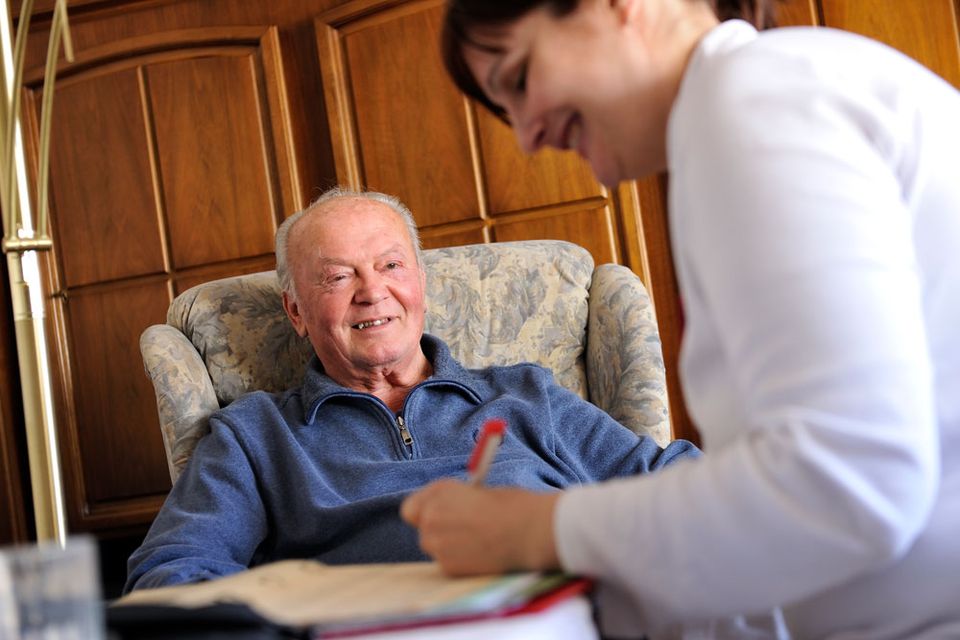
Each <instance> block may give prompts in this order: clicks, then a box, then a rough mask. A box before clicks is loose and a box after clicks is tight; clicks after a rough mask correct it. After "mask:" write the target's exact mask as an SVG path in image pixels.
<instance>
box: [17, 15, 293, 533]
mask: <svg viewBox="0 0 960 640" xmlns="http://www.w3.org/2000/svg"><path fill="white" fill-rule="evenodd" d="M278 42H279V41H278V37H277V33H276V30H275V29H272V28H269V27H263V26H260V27H220V28H210V29H201V30H197V29H186V30H174V31H169V32H163V33H159V34H150V35H147V36H143V37H138V38H133V39H129V40H125V41H120V42H109V43H107V44H104V45H103V46H100V47H93V48H91V49H88V50H87V51H85V52H83V54H82V55H80V56H78V60H77V61H76V63H75V64H74V65H71V66H68V67H66V68H65V69H64V70H63V71H62V72H61V74H62V75H61V80H62V86H63V87H65V88H66V89H67V92H66V93H67V97H68V98H70V97H71V96H79V97H78V98H75V99H74V100H72V101H71V100H69V99H68V100H66V101H64V100H63V99H61V95H60V89H58V97H57V107H58V110H57V111H55V116H54V120H55V123H59V124H55V130H54V135H55V136H57V137H55V140H56V141H57V142H56V144H57V145H59V146H58V147H57V148H58V150H59V151H60V154H59V155H61V156H62V157H60V158H58V160H57V164H55V165H54V167H60V170H59V171H56V172H54V171H52V172H51V183H52V190H51V191H52V199H51V221H52V223H53V227H54V230H55V232H56V237H55V249H54V251H53V252H52V256H53V258H52V259H50V260H47V261H46V263H47V274H48V276H47V277H48V280H49V290H50V291H53V292H54V293H53V295H52V296H51V297H50V308H49V314H48V315H49V317H50V318H51V320H50V326H51V329H52V330H51V335H52V343H53V344H54V354H53V358H54V360H55V363H54V367H53V368H54V376H55V378H56V386H57V401H56V406H57V421H58V425H59V427H60V437H61V452H62V464H63V467H64V476H65V479H66V484H67V506H68V519H69V525H70V529H71V530H97V531H103V530H117V528H118V527H119V528H125V527H131V526H137V525H142V524H144V523H147V522H149V521H150V520H151V519H152V518H153V516H154V514H155V513H156V510H157V508H158V507H159V504H160V503H161V502H162V500H163V498H164V496H165V494H166V492H167V490H168V489H169V476H168V472H167V469H166V462H165V456H164V451H163V446H162V442H161V439H160V433H159V424H158V419H157V414H156V400H155V398H154V394H153V390H152V387H151V385H150V383H149V380H148V379H147V378H146V376H145V375H144V374H143V365H142V361H141V359H140V354H139V348H138V343H139V336H140V333H141V332H142V331H143V329H144V328H146V327H147V326H148V325H149V324H153V323H158V322H163V321H164V320H165V316H166V309H167V306H168V304H169V301H170V298H171V296H172V294H173V292H174V286H177V287H183V286H188V285H190V284H196V283H198V282H200V281H202V280H203V279H205V278H206V279H208V278H211V277H224V276H227V275H232V274H234V273H238V272H249V271H260V270H265V269H270V268H272V267H273V262H274V261H273V232H274V229H275V225H276V222H277V221H278V219H280V218H281V217H283V213H284V212H283V210H284V209H291V210H292V209H294V208H296V207H298V206H299V204H300V202H301V201H302V193H301V191H302V186H301V185H298V184H297V180H298V177H297V176H298V170H297V169H295V168H294V167H293V159H292V153H293V151H292V150H293V147H294V146H295V145H294V141H293V135H292V132H291V131H290V130H289V127H290V126H291V124H290V117H289V113H286V111H285V109H284V108H283V102H284V101H285V100H286V99H287V98H286V97H285V87H284V83H285V79H284V76H283V73H282V71H283V70H282V63H281V58H280V52H279V44H278ZM118 79H119V80H118ZM41 81H42V78H41V77H40V73H39V70H34V72H33V74H32V75H31V76H28V82H30V83H31V87H32V88H33V90H32V91H31V92H30V93H29V94H28V98H29V101H30V103H31V111H30V114H29V116H32V117H30V118H29V119H30V121H31V123H32V124H31V135H30V136H28V137H29V138H30V139H31V140H30V141H28V142H29V144H35V140H36V119H37V117H36V116H37V114H36V113H35V112H36V110H37V104H38V103H39V99H38V94H39V90H38V87H39V85H40V83H41ZM71 91H72V92H73V93H71ZM64 102H66V104H64ZM77 105H79V107H77ZM101 112H102V113H101ZM90 114H95V115H97V116H98V118H97V119H93V125H94V126H93V127H90V126H89V124H90ZM105 120H109V121H110V122H105ZM64 122H65V123H66V124H64ZM118 123H119V124H120V125H121V126H119V127H117V126H116V125H117V124H118ZM211 123H213V124H211ZM111 124H113V125H114V128H113V129H111V127H110V125H111ZM58 126H59V129H57V127H58ZM211 129H213V131H212V132H211ZM71 136H73V138H71ZM63 139H66V140H67V141H68V142H67V144H66V146H63V145H64V143H63V142H61V140H63ZM29 144H28V146H29ZM90 148H92V149H93V150H92V151H91V150H90ZM118 150H119V153H118ZM84 154H86V155H84ZM128 155H131V156H133V157H135V158H136V162H130V161H128V162H125V163H123V164H121V165H120V166H119V167H117V168H116V169H115V170H114V169H113V167H112V165H109V164H106V165H105V164H104V162H102V161H101V159H102V158H106V159H113V158H115V157H118V156H119V157H120V158H121V159H123V158H126V157H127V156H128ZM57 156H58V154H54V157H55V158H56V157H57ZM31 161H32V162H33V164H34V172H35V171H36V169H35V164H36V153H35V149H33V150H32V152H31ZM98 162H99V164H98ZM98 169H99V171H98ZM58 180H59V181H60V182H59V183H58ZM131 185H132V186H131ZM134 188H135V189H136V191H135V192H134V193H135V194H136V195H137V197H136V198H132V197H129V196H128V195H127V194H128V193H129V192H130V191H131V189H134ZM85 190H86V191H85ZM88 192H91V193H92V195H88ZM78 193H79V194H80V195H81V196H84V197H83V198H79V197H78V195H77V194H78ZM103 203H107V204H103ZM120 205H123V206H120ZM78 221H82V222H83V223H84V224H85V226H84V227H83V229H84V230H85V231H86V232H87V233H86V235H85V236H83V237H82V238H81V240H82V243H81V242H80V240H76V239H75V236H76V234H75V233H73V227H76V226H77V225H78V224H79V222H78ZM168 221H169V222H170V224H169V226H168V224H167V222H168ZM134 223H136V224H134ZM138 225H139V226H138ZM114 227H117V228H118V231H116V233H107V234H106V235H104V236H100V237H99V238H98V236H97V234H96V232H95V230H97V229H100V228H107V229H108V230H112V229H113V228H114ZM147 242H149V248H150V251H149V252H147V251H146V250H140V249H138V247H139V246H140V245H143V244H145V243H147ZM128 252H129V253H130V254H132V257H131V258H130V259H128V260H127V259H126V258H125V256H126V255H127V253H128ZM138 252H139V253H147V254H148V255H149V256H150V258H151V260H150V261H149V262H148V263H147V265H146V266H142V265H141V263H138V262H136V258H138V257H140V256H138V255H137V253H138ZM78 261H79V262H78ZM111 261H119V262H120V264H119V266H118V265H112V264H111ZM141 262H143V260H141ZM75 263H78V264H80V265H81V267H75V266H74V264H75ZM91 263H92V264H93V265H94V266H97V267H98V269H94V268H90V267H89V266H87V265H89V264H91ZM128 263H129V264H128ZM101 264H103V265H106V266H107V267H110V268H112V269H113V270H112V271H110V270H108V269H107V268H104V267H102V266H100V265H101ZM130 264H132V265H133V266H132V267H131V266H129V265H130ZM84 266H87V267H86V270H83V269H82V267H84ZM134 267H136V268H134ZM77 273H79V274H80V276H77V275H76V274H77ZM103 349H106V352H104V351H103ZM105 353H109V354H110V356H109V358H107V356H105V355H104V354H105Z"/></svg>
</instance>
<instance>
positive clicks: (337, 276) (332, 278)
mask: <svg viewBox="0 0 960 640" xmlns="http://www.w3.org/2000/svg"><path fill="white" fill-rule="evenodd" d="M346 279H347V274H345V273H335V274H333V275H332V276H330V277H329V278H328V280H330V282H340V281H341V280H346Z"/></svg>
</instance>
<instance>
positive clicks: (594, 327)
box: [140, 240, 670, 480]
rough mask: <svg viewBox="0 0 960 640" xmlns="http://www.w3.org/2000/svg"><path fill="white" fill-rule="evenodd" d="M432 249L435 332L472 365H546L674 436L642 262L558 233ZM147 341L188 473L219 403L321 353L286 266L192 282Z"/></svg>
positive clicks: (280, 378)
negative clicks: (602, 252) (638, 268)
mask: <svg viewBox="0 0 960 640" xmlns="http://www.w3.org/2000/svg"><path fill="white" fill-rule="evenodd" d="M423 260H424V267H425V269H426V271H427V308H428V313H427V322H426V331H427V332H428V333H432V334H434V335H436V336H439V337H440V338H442V339H443V340H445V341H446V342H447V344H448V345H450V350H451V352H452V353H453V355H454V356H455V357H456V358H458V359H459V360H460V361H461V362H463V363H464V365H466V366H467V367H484V366H488V365H493V364H511V363H516V362H524V361H529V362H536V363H539V364H542V365H544V366H546V367H549V368H550V369H552V370H553V373H554V375H555V376H556V378H557V380H558V381H559V382H560V383H561V384H562V385H564V386H566V387H567V388H569V389H571V390H572V391H574V392H576V393H578V394H579V395H580V396H581V397H584V398H587V399H589V400H591V401H592V402H594V403H595V404H597V405H598V406H600V407H601V408H603V409H604V410H606V411H607V412H608V413H610V414H611V415H612V416H613V417H615V418H616V419H617V420H619V421H620V422H621V423H623V424H624V425H626V426H627V427H629V428H630V429H632V430H634V431H636V432H637V433H643V434H648V435H651V436H653V437H654V438H656V439H657V441H659V442H660V443H661V444H663V443H665V442H666V441H667V440H668V439H669V436H670V427H669V421H668V418H667V398H666V383H665V380H664V370H663V359H662V357H661V354H660V340H659V337H658V334H657V328H656V322H655V321H654V316H653V310H652V308H651V304H650V299H649V297H648V296H647V293H646V291H645V290H644V288H643V285H642V283H641V282H640V280H639V278H637V277H636V276H635V275H634V274H633V273H632V272H631V271H630V270H629V269H627V268H626V267H622V266H618V265H603V266H601V267H599V268H597V269H596V270H595V269H594V267H593V259H592V258H591V256H590V254H589V253H588V252H587V251H586V250H585V249H583V248H582V247H579V246H577V245H574V244H571V243H568V242H561V241H554V240H531V241H524V242H503V243H495V244H482V245H471V246H465V247H451V248H444V249H431V250H427V251H424V254H423ZM140 349H141V353H142V355H143V359H144V364H145V367H146V370H147V374H148V375H149V376H150V378H151V380H152V381H153V385H154V388H155V390H156V393H157V407H158V410H159V413H160V424H161V429H162V430H163V440H164V446H165V447H166V451H167V460H168V462H169V465H170V475H171V478H173V479H174V480H176V478H177V476H178V475H179V474H180V471H181V470H182V468H183V466H184V465H185V464H186V462H187V460H188V459H189V457H190V454H191V453H192V451H193V448H194V446H195V445H196V442H197V440H199V438H200V437H202V436H203V435H204V434H205V433H206V431H207V429H208V426H207V419H208V417H209V416H210V414H211V413H212V412H214V411H216V410H217V409H218V408H219V407H221V406H224V405H226V404H228V403H229V402H231V401H232V400H234V399H236V398H237V397H238V396H240V395H241V394H243V393H246V392H247V391H251V390H254V389H266V390H269V391H281V390H284V389H287V388H290V387H292V386H295V385H297V384H299V381H300V379H301V377H302V375H303V371H304V369H305V367H306V363H307V361H308V360H309V359H310V356H311V355H312V353H313V352H312V348H311V346H310V343H309V342H308V341H307V340H305V339H301V338H299V337H298V336H297V335H296V333H295V332H294V331H293V328H292V327H291V325H290V323H289V321H288V320H287V318H286V315H285V314H284V312H283V308H282V306H281V303H280V291H279V286H278V284H277V279H276V274H275V272H273V271H268V272H262V273H255V274H250V275H243V276H236V277H232V278H225V279H222V280H215V281H212V282H207V283H204V284H201V285H199V286H196V287H193V288H192V289H189V290H188V291H185V292H184V293H183V294H181V295H179V296H178V297H177V298H176V299H175V300H174V301H173V303H172V304H171V306H170V309H169V311H168V313H167V324H166V325H154V326H152V327H148V328H147V330H146V331H144V333H143V336H142V337H141V339H140Z"/></svg>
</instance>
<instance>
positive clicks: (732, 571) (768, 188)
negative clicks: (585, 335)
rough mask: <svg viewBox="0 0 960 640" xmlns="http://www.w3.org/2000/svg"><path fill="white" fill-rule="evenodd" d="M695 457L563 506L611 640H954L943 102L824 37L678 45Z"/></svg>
mask: <svg viewBox="0 0 960 640" xmlns="http://www.w3.org/2000/svg"><path fill="white" fill-rule="evenodd" d="M668 153H669V170H670V211H671V214H670V215H671V234H672V243H673V249H674V256H675V259H676V262H677V272H678V278H679V282H680V288H681V292H682V296H683V303H684V310H685V315H686V325H685V334H684V340H683V347H682V351H681V379H682V383H683V386H684V392H685V395H686V401H687V404H688V407H689V410H690V414H691V416H692V418H693V420H694V422H695V423H696V425H697V426H698V428H699V430H700V432H701V434H702V437H703V443H704V448H705V450H706V453H707V455H706V456H705V457H704V458H703V459H701V460H698V461H690V462H684V463H681V464H679V465H676V466H674V467H672V468H668V469H666V470H664V471H663V472H660V473H657V474H653V475H650V476H641V477H637V478H632V479H628V480H623V481H618V482H610V483H605V484H603V485H596V486H591V487H582V488H578V489H575V490H571V491H569V492H567V493H566V494H565V495H564V496H563V497H562V499H561V500H560V502H559V506H558V509H557V512H556V520H555V531H556V536H557V541H558V542H557V544H558V550H559V554H560V557H561V559H562V563H563V565H564V567H566V568H567V569H568V570H572V571H577V572H582V573H585V574H590V575H595V576H598V577H600V578H601V579H602V580H603V582H604V585H605V586H604V589H603V590H602V593H601V600H602V602H605V603H607V604H608V605H610V606H607V607H605V608H604V611H603V614H604V621H605V624H606V630H607V632H608V633H611V634H612V635H624V634H627V633H630V632H640V631H647V632H652V633H653V635H654V636H656V634H657V633H664V632H666V631H668V630H676V629H677V628H683V627H687V626H690V625H694V624H695V623H698V622H702V621H707V620H711V619H725V618H726V619H729V618H730V617H731V616H734V615H735V614H754V613H762V612H764V611H768V610H770V609H772V608H774V607H777V606H782V607H783V611H784V614H785V618H786V620H787V623H788V625H789V627H790V630H791V632H792V633H793V635H794V636H795V637H797V638H808V637H817V638H819V637H830V636H833V635H835V636H836V637H840V636H839V634H840V633H841V632H845V634H844V635H843V636H842V637H843V638H844V639H845V640H854V639H860V638H863V639H867V638H869V639H870V640H883V639H885V638H900V637H911V638H917V637H928V638H934V637H937V638H940V637H960V94H958V93H957V92H956V91H955V90H954V89H953V88H952V87H950V85H948V84H947V83H946V82H944V81H943V80H941V79H940V78H938V77H937V76H935V75H934V74H932V73H931V72H929V71H928V70H926V69H924V68H923V67H921V66H920V65H918V64H917V63H915V62H913V61H912V60H910V59H909V58H907V57H905V56H903V55H902V54H900V53H897V52H896V51H893V50H892V49H889V48H887V47H885V46H883V45H881V44H878V43H876V42H873V41H871V40H868V39H865V38H862V37H859V36H855V35H853V34H849V33H843V32H839V31H835V30H830V29H822V28H820V29H813V28H786V29H777V30H773V31H767V32H763V33H762V34H758V33H757V32H756V31H755V30H754V29H753V28H752V27H751V26H749V25H748V24H746V23H744V22H741V21H729V22H725V23H723V24H721V25H720V26H718V27H717V28H716V29H714V30H713V31H711V32H710V33H709V34H708V35H707V36H706V37H705V38H704V39H703V41H702V42H701V43H700V44H699V46H698V47H697V50H696V51H695V53H694V55H693V57H692V58H691V62H690V64H689V66H688V68H687V71H686V74H685V77H684V79H683V83H682V86H681V89H680V94H679V96H678V99H677V101H676V103H675V105H674V108H673V112H672V114H671V120H670V127H669V132H668Z"/></svg>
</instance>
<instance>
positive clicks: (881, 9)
mask: <svg viewBox="0 0 960 640" xmlns="http://www.w3.org/2000/svg"><path fill="white" fill-rule="evenodd" d="M820 6H821V8H822V12H823V20H824V24H825V25H826V26H828V27H836V28H838V29H846V30H848V31H854V32H856V33H861V34H863V35H866V36H869V37H871V38H874V39H876V40H880V41H881V42H886V43H887V44H889V45H891V46H893V47H896V48H897V49H899V50H900V51H903V52H904V53H906V54H907V55H909V56H911V57H912V58H914V59H916V60H918V61H919V62H920V63H922V64H924V65H926V66H927V67H929V68H930V69H933V70H934V71H935V72H936V73H938V74H940V75H941V76H942V77H944V78H945V79H946V80H947V81H948V82H951V83H953V86H955V87H957V88H960V36H958V26H957V18H958V16H957V12H958V11H960V9H958V8H957V4H956V2H955V0H923V1H922V2H904V1H903V0H870V1H869V2H866V1H861V2H851V1H850V0H820Z"/></svg>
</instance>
